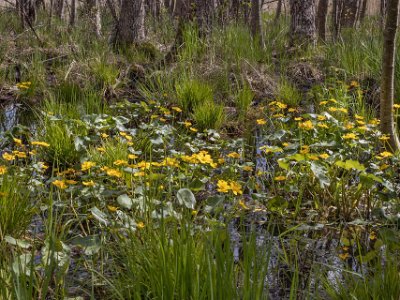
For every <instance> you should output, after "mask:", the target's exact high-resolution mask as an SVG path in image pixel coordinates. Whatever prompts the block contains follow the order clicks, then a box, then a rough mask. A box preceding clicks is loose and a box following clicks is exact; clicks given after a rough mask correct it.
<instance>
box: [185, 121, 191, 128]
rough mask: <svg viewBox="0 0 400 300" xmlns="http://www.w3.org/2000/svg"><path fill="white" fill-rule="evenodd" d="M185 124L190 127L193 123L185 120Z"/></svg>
mask: <svg viewBox="0 0 400 300" xmlns="http://www.w3.org/2000/svg"><path fill="white" fill-rule="evenodd" d="M183 125H185V126H186V127H190V126H192V123H191V122H189V121H185V122H183Z"/></svg>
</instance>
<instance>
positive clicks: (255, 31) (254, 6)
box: [251, 0, 265, 48]
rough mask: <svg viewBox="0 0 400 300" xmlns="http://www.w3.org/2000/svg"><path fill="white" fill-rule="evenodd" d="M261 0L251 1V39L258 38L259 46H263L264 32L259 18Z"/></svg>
mask: <svg viewBox="0 0 400 300" xmlns="http://www.w3.org/2000/svg"><path fill="white" fill-rule="evenodd" d="M261 5H262V4H261V0H252V1H251V34H252V36H253V39H255V40H256V39H258V42H259V43H260V45H261V47H262V48H264V46H265V45H264V33H263V28H262V18H261V13H262V12H261V9H262V8H261Z"/></svg>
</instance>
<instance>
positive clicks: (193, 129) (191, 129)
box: [189, 127, 198, 132]
mask: <svg viewBox="0 0 400 300" xmlns="http://www.w3.org/2000/svg"><path fill="white" fill-rule="evenodd" d="M189 129H190V131H193V132H197V131H198V130H197V129H196V128H194V127H190V128H189Z"/></svg>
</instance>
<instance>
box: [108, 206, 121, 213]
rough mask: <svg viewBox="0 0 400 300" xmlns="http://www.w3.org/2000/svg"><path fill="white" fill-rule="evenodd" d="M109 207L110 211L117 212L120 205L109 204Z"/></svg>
mask: <svg viewBox="0 0 400 300" xmlns="http://www.w3.org/2000/svg"><path fill="white" fill-rule="evenodd" d="M107 209H108V210H109V211H110V212H116V211H117V210H118V207H115V206H111V205H107Z"/></svg>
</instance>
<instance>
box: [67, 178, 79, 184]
mask: <svg viewBox="0 0 400 300" xmlns="http://www.w3.org/2000/svg"><path fill="white" fill-rule="evenodd" d="M65 183H67V184H72V185H74V184H77V183H78V181H75V180H72V179H67V180H65Z"/></svg>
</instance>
